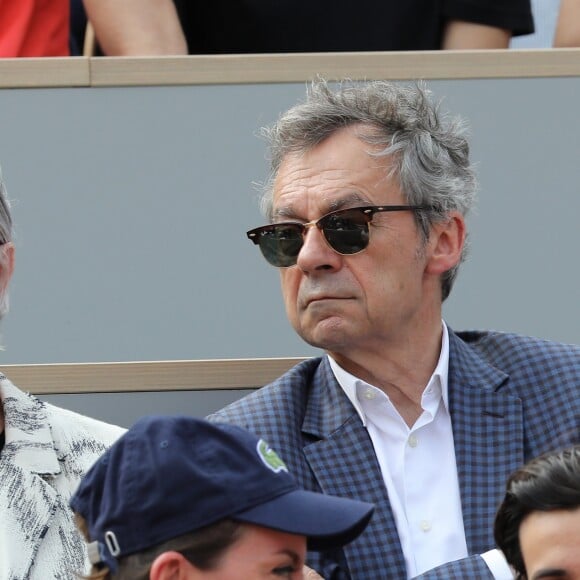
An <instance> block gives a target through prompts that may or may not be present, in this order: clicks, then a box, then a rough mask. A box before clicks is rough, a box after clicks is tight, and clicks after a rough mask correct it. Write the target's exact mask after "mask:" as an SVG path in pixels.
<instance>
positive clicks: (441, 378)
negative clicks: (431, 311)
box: [327, 321, 449, 427]
mask: <svg viewBox="0 0 580 580" xmlns="http://www.w3.org/2000/svg"><path fill="white" fill-rule="evenodd" d="M441 324H442V327H443V332H442V338H441V352H440V353H439V360H438V361H437V366H436V367H435V370H434V371H433V374H432V375H431V377H430V379H429V381H428V383H427V385H426V386H425V389H424V391H423V399H424V398H425V393H426V391H427V389H440V394H439V396H440V397H441V398H442V399H443V404H444V405H445V409H446V410H447V411H449V389H448V374H449V331H448V329H447V325H446V324H445V321H441ZM327 356H328V361H329V363H330V368H331V369H332V372H333V373H334V376H335V378H336V380H337V381H338V384H339V385H340V387H341V388H342V390H343V391H344V394H345V395H346V396H347V397H348V400H349V401H350V402H351V403H352V405H353V407H354V408H355V409H356V412H357V413H358V415H359V417H360V418H361V421H362V423H363V425H364V426H365V427H366V424H367V421H366V417H365V414H364V412H363V409H362V406H361V404H360V401H359V400H358V396H357V391H358V388H359V386H363V387H374V386H373V385H369V384H368V383H366V382H365V381H363V380H362V379H359V378H358V377H355V376H354V375H351V374H350V373H349V372H348V371H346V370H344V369H343V368H342V367H341V366H340V365H339V364H338V363H337V362H336V361H335V360H334V359H333V358H332V357H331V356H329V355H327ZM374 388H377V387H374ZM437 399H439V397H438V398H437ZM423 406H424V404H423Z"/></svg>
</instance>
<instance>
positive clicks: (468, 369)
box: [449, 331, 524, 554]
mask: <svg viewBox="0 0 580 580" xmlns="http://www.w3.org/2000/svg"><path fill="white" fill-rule="evenodd" d="M449 337H450V342H449V408H450V414H451V422H452V425H453V438H454V444H455V457H456V461H457V472H458V477H459V487H460V493H461V503H462V511H463V522H464V526H465V536H466V540H467V549H468V551H469V553H470V554H478V553H482V552H484V551H486V550H489V548H490V546H493V545H494V540H493V520H494V517H495V512H496V510H497V507H498V505H499V502H500V500H501V498H502V497H503V493H504V489H505V483H506V481H507V478H508V476H509V474H510V473H511V472H512V471H513V470H514V469H516V468H517V467H518V466H519V465H521V464H522V462H523V459H524V449H523V441H524V433H523V411H522V402H521V400H520V399H518V398H517V397H514V396H511V395H509V394H506V393H503V392H499V390H500V387H501V386H502V385H504V384H505V383H506V382H507V381H509V377H508V375H506V374H505V373H503V372H501V371H499V370H498V369H496V368H494V367H492V366H490V365H489V364H487V363H486V362H485V361H484V360H483V359H482V358H481V357H480V356H479V355H478V354H477V353H476V352H475V351H474V350H473V349H472V348H470V347H469V346H468V345H467V344H465V343H464V342H463V341H461V339H459V337H457V336H456V335H454V334H453V332H451V331H450V333H449Z"/></svg>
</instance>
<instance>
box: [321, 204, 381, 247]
mask: <svg viewBox="0 0 580 580" xmlns="http://www.w3.org/2000/svg"><path fill="white" fill-rule="evenodd" d="M369 221H370V218H369V216H367V215H366V214H364V213H362V212H361V211H357V210H350V209H346V210H344V211H338V212H335V213H332V214H330V215H327V216H326V217H324V218H322V219H321V220H320V222H319V224H320V227H321V228H322V231H323V232H324V237H325V238H326V240H327V241H328V243H329V244H330V246H331V247H332V248H333V249H335V250H336V251H337V252H339V253H340V254H356V253H357V252H360V251H362V250H364V249H365V248H366V247H367V246H368V243H369Z"/></svg>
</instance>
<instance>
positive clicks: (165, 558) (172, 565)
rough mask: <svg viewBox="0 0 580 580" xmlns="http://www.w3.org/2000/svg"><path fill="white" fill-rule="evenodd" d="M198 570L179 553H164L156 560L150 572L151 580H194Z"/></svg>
mask: <svg viewBox="0 0 580 580" xmlns="http://www.w3.org/2000/svg"><path fill="white" fill-rule="evenodd" d="M195 570H196V568H195V567H194V566H193V565H192V564H191V563H190V562H189V561H188V560H187V558H186V557H185V556H184V555H183V554H180V553H179V552H174V551H169V552H163V554H160V555H159V556H157V558H155V560H154V561H153V564H151V570H150V571H149V579H150V580H192V579H194V578H196V575H195V574H193V575H192V573H193V572H194V571H195Z"/></svg>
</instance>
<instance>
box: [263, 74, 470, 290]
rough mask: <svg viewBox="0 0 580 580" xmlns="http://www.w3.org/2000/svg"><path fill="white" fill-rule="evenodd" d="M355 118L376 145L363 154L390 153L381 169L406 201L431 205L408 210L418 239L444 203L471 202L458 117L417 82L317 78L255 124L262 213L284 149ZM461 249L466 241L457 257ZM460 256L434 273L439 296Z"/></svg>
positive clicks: (443, 211)
mask: <svg viewBox="0 0 580 580" xmlns="http://www.w3.org/2000/svg"><path fill="white" fill-rule="evenodd" d="M359 124H360V125H363V126H364V127H365V130H364V131H361V133H360V135H359V138H360V139H361V140H362V141H364V142H367V143H369V144H371V145H374V146H377V147H378V148H379V152H378V153H369V154H372V155H373V156H377V157H387V156H389V161H390V165H389V167H390V169H389V170H388V177H391V178H395V179H397V180H398V183H399V185H400V187H401V191H402V193H403V195H404V196H405V197H406V199H407V202H408V203H409V204H412V205H426V206H430V207H432V208H433V209H432V210H429V211H420V212H416V215H415V219H416V221H417V224H418V227H419V231H420V232H421V235H422V238H423V240H424V242H426V241H427V239H428V238H429V233H430V230H431V227H432V225H433V223H436V222H442V221H445V220H446V219H447V216H448V213H449V212H451V211H458V212H460V213H461V214H462V215H466V214H467V213H468V212H469V210H470V209H471V208H472V207H473V205H474V203H475V192H476V189H477V180H476V177H475V171H474V169H473V165H472V164H471V162H470V160H469V143H468V141H467V138H466V131H465V125H464V123H463V121H462V120H461V119H459V118H450V117H449V116H448V115H446V114H443V113H441V112H440V110H439V104H438V103H433V102H432V100H431V93H430V91H428V90H427V89H426V88H425V86H424V85H423V84H422V83H419V84H417V85H415V86H402V85H396V84H393V83H389V82H385V81H371V82H365V83H353V82H351V81H343V82H341V83H339V85H338V88H337V89H336V90H332V89H331V88H330V87H329V86H328V83H327V82H326V81H325V80H324V79H317V80H315V81H314V82H313V83H312V84H311V85H310V86H309V87H308V91H307V96H306V100H305V101H304V102H303V103H300V104H298V105H295V106H294V107H292V108H291V109H289V110H288V111H286V112H285V113H284V114H282V116H281V117H280V118H279V119H278V121H277V122H276V123H274V124H273V125H272V126H270V127H265V128H264V129H262V130H261V134H262V135H263V136H264V137H265V138H266V139H267V140H268V142H269V147H270V176H269V178H268V180H267V182H266V183H265V184H264V186H263V191H262V200H261V209H262V211H263V213H264V215H265V216H266V217H267V218H268V219H272V209H273V183H274V180H275V178H276V174H277V172H278V170H279V168H280V164H281V163H282V160H283V159H284V158H285V156H286V155H288V154H291V153H301V152H305V151H308V150H309V149H311V148H313V147H315V146H316V145H318V144H319V143H321V142H322V141H324V140H325V139H326V138H328V137H330V135H332V134H333V133H335V132H336V131H338V130H340V129H342V128H344V127H347V126H350V125H359ZM466 255H467V244H466V245H465V247H464V249H463V253H462V256H461V260H460V263H461V262H462V261H463V260H464V259H465V257H466ZM460 263H458V264H457V265H456V266H455V267H453V268H452V269H450V270H449V271H447V272H445V274H443V276H442V277H441V288H442V298H443V300H445V299H446V298H447V296H449V293H450V291H451V288H452V286H453V282H454V281H455V278H456V276H457V271H458V269H459V265H460Z"/></svg>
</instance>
